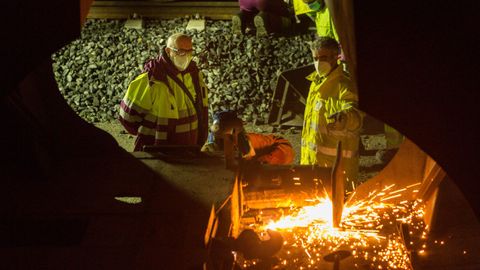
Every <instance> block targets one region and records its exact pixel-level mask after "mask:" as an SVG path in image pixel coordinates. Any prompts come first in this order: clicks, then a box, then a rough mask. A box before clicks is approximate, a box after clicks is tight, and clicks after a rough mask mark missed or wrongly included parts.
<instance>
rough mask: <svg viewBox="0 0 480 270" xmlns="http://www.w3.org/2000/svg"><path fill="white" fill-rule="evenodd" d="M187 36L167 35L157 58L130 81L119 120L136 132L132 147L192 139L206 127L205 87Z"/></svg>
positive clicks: (199, 138)
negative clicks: (164, 45) (193, 59)
mask: <svg viewBox="0 0 480 270" xmlns="http://www.w3.org/2000/svg"><path fill="white" fill-rule="evenodd" d="M192 53H193V44H192V38H191V37H190V36H188V35H185V34H182V33H176V34H173V35H171V36H170V37H169V38H168V40H167V44H166V47H164V48H162V50H161V54H160V56H159V57H158V58H156V59H153V60H149V61H147V62H146V63H145V67H144V71H143V72H142V73H141V74H140V75H138V76H137V77H136V78H135V79H134V80H133V81H132V82H130V84H129V86H128V89H127V91H126V93H125V96H124V98H123V99H122V101H121V104H120V113H119V114H120V117H119V120H120V122H121V123H122V125H123V126H124V127H125V129H126V130H127V131H128V132H129V133H130V134H133V135H137V139H136V141H135V149H134V151H141V150H143V146H146V145H166V144H168V145H198V146H201V145H203V143H204V142H205V140H206V138H207V133H208V93H207V87H206V86H205V83H204V81H203V77H202V73H201V72H200V71H199V69H198V68H197V66H196V64H195V62H193V61H192Z"/></svg>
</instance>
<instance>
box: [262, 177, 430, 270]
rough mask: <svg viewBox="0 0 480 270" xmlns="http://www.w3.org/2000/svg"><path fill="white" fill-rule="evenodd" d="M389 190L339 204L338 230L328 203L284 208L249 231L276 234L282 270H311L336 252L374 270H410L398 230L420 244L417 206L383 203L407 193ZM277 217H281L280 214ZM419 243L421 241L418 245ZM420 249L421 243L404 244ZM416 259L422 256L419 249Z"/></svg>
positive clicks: (414, 203)
mask: <svg viewBox="0 0 480 270" xmlns="http://www.w3.org/2000/svg"><path fill="white" fill-rule="evenodd" d="M415 186H417V184H415V185H411V186H409V187H407V188H403V189H399V190H394V189H393V187H394V185H390V186H387V187H385V188H384V189H382V190H380V191H376V190H374V191H372V192H370V194H369V196H368V197H367V198H365V199H363V200H361V201H358V202H356V203H354V204H350V205H349V204H348V202H347V203H346V204H345V206H344V209H343V213H342V222H341V224H340V228H334V227H333V223H332V216H333V215H332V201H331V200H330V199H329V198H315V199H312V200H309V201H308V203H309V204H310V205H307V206H303V207H298V208H296V207H294V206H292V207H291V208H290V211H285V212H287V214H283V216H281V217H280V218H275V219H273V220H268V219H263V222H266V223H263V225H260V224H257V225H255V226H253V227H254V228H255V229H256V230H257V231H260V232H261V231H264V230H267V229H271V230H276V231H279V232H281V233H282V235H283V236H284V239H285V241H286V242H288V245H287V244H286V245H284V247H283V248H282V252H283V254H279V256H280V259H281V264H282V265H284V266H289V267H287V268H285V269H301V268H311V267H315V265H316V264H317V263H319V262H321V261H322V260H323V256H325V255H326V254H328V253H330V252H333V251H335V250H339V249H348V250H351V252H352V256H353V257H354V259H356V260H358V261H359V262H362V263H368V264H371V265H372V266H374V267H375V268H376V269H407V270H408V269H412V267H411V265H410V258H409V252H408V251H407V248H406V247H405V243H403V240H402V237H401V231H400V230H399V226H398V225H399V224H408V226H409V231H410V234H411V236H412V235H413V236H418V237H417V238H418V239H420V238H425V237H426V231H425V224H424V223H423V220H422V217H423V215H424V210H423V204H421V202H420V201H406V200H403V201H401V202H400V203H397V204H393V203H389V201H390V199H393V198H397V197H400V196H401V195H402V192H404V191H405V190H407V189H408V188H411V187H415ZM282 213H283V212H282ZM422 241H423V240H422ZM414 244H415V245H417V246H418V247H421V248H425V247H426V245H425V243H419V244H418V243H414V242H413V241H412V242H410V246H413V245H414ZM419 253H420V254H425V251H424V250H423V249H422V250H420V251H419Z"/></svg>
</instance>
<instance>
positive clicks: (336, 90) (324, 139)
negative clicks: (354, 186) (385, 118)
mask: <svg viewBox="0 0 480 270" xmlns="http://www.w3.org/2000/svg"><path fill="white" fill-rule="evenodd" d="M307 79H308V80H311V81H312V83H311V85H310V91H309V93H308V97H307V103H306V107H305V114H304V122H303V130H302V145H301V160H300V163H301V164H305V165H313V164H318V165H319V166H321V167H332V166H333V162H334V160H335V157H336V151H337V149H336V147H337V143H338V141H342V157H343V158H345V160H346V162H345V164H346V170H349V171H351V174H349V176H348V177H350V178H355V177H356V173H357V171H358V145H359V130H360V128H361V125H362V115H361V113H360V112H359V111H358V110H357V109H356V108H355V106H356V104H357V102H358V97H357V95H356V94H355V93H353V92H352V85H351V82H350V79H349V78H348V77H347V76H346V75H345V74H344V72H343V70H342V67H341V66H338V67H337V68H336V69H335V70H333V71H332V72H331V73H330V74H329V75H328V76H327V77H326V78H320V76H319V75H318V74H317V72H314V73H312V74H310V75H309V76H308V77H307ZM338 112H344V113H345V117H346V128H345V130H342V131H331V130H329V129H327V124H329V123H331V122H333V121H334V120H332V119H328V117H329V116H331V115H333V114H335V113H338ZM355 166H356V167H355Z"/></svg>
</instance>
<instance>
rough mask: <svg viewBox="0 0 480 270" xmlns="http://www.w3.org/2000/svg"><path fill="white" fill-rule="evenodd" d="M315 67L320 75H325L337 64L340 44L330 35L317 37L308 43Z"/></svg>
mask: <svg viewBox="0 0 480 270" xmlns="http://www.w3.org/2000/svg"><path fill="white" fill-rule="evenodd" d="M310 50H311V51H312V56H313V62H314V64H315V69H316V70H317V72H318V74H319V75H320V76H327V75H328V74H330V72H331V71H332V70H334V69H335V68H336V67H337V66H338V63H337V61H338V59H339V55H340V46H339V45H338V42H337V41H336V40H335V39H333V38H331V37H318V38H317V39H316V40H314V41H313V42H311V43H310Z"/></svg>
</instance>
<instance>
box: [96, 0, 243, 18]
mask: <svg viewBox="0 0 480 270" xmlns="http://www.w3.org/2000/svg"><path fill="white" fill-rule="evenodd" d="M238 11H239V6H238V2H236V1H235V2H232V1H215V2H213V1H209V2H206V1H205V2H203V1H202V2H200V1H186V2H172V1H168V2H167V1H94V2H93V3H92V5H91V7H90V10H89V13H88V15H87V18H89V19H128V18H130V17H131V16H132V15H133V14H134V13H135V14H137V15H139V16H140V17H142V18H155V19H174V18H178V17H184V16H195V15H197V14H198V15H200V16H201V17H205V18H209V19H212V20H230V19H231V17H232V15H234V14H236V13H237V12H238Z"/></svg>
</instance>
